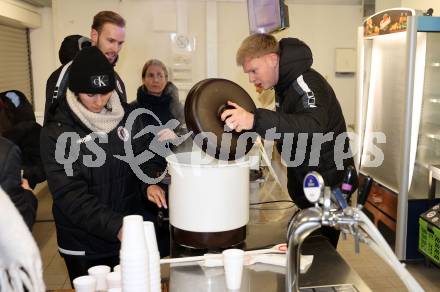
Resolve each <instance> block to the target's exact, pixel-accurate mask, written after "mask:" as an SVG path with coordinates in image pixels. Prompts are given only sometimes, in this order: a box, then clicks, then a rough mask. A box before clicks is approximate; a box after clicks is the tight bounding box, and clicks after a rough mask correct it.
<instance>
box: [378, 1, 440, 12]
mask: <svg viewBox="0 0 440 292" xmlns="http://www.w3.org/2000/svg"><path fill="white" fill-rule="evenodd" d="M395 7H405V8H413V9H416V10H421V11H426V10H428V8H432V9H434V14H433V15H434V16H439V15H440V1H439V0H376V12H379V11H382V10H385V9H388V8H395Z"/></svg>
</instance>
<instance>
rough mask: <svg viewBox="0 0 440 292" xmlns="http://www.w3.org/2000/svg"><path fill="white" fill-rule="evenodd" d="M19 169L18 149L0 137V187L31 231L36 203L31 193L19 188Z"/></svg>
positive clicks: (19, 154) (19, 156)
mask: <svg viewBox="0 0 440 292" xmlns="http://www.w3.org/2000/svg"><path fill="white" fill-rule="evenodd" d="M20 169H21V152H20V149H19V148H18V146H16V145H15V144H14V143H12V142H11V141H9V140H7V139H5V138H3V137H0V187H2V189H3V190H4V191H5V192H6V194H8V196H9V197H10V198H11V201H12V202H13V203H14V205H15V207H16V208H17V210H18V211H19V212H20V214H21V216H23V219H24V221H25V222H26V225H27V226H28V227H29V229H32V225H33V224H34V222H35V216H36V214H37V206H38V201H37V198H35V196H34V194H33V193H32V192H31V191H29V190H26V189H24V188H22V187H21V175H20Z"/></svg>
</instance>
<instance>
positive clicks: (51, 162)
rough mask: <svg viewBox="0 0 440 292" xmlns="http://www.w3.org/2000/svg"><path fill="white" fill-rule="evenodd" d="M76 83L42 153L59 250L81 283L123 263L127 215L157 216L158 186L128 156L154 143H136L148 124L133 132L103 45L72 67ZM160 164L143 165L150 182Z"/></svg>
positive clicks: (49, 126) (51, 123)
mask: <svg viewBox="0 0 440 292" xmlns="http://www.w3.org/2000/svg"><path fill="white" fill-rule="evenodd" d="M68 86H69V90H68V91H67V94H66V98H65V99H63V100H60V102H59V103H58V105H57V106H59V107H61V109H60V110H57V111H55V115H54V116H51V117H50V120H48V121H47V123H46V125H45V126H44V127H43V130H42V133H41V149H42V150H41V152H42V153H41V154H42V158H43V163H44V166H45V170H46V174H47V180H48V183H49V188H50V191H51V193H52V196H53V214H54V218H55V224H56V228H57V239H58V247H59V251H60V253H61V255H62V256H63V258H64V260H65V262H66V265H67V269H68V272H69V277H70V280H71V281H73V279H74V278H76V277H78V276H82V275H86V274H87V269H88V268H90V267H91V266H94V265H102V264H104V265H109V266H114V265H117V264H118V263H119V249H120V239H121V232H122V219H123V217H124V216H126V215H130V214H140V215H143V216H144V220H153V218H154V217H153V215H151V214H149V213H148V212H147V211H146V208H145V201H144V200H145V199H144V198H145V194H146V189H147V187H148V186H149V183H151V181H150V182H142V181H141V180H140V179H139V178H138V177H137V175H138V174H137V173H135V172H134V170H133V169H132V168H131V167H130V164H129V163H127V162H126V161H124V160H123V159H121V157H122V158H123V157H128V154H126V148H125V146H127V143H131V144H128V145H131V146H132V150H133V153H134V155H137V154H139V153H141V152H143V151H144V150H145V149H147V148H148V143H147V141H149V140H150V138H149V137H148V139H146V137H144V136H142V137H140V138H138V139H134V138H133V137H134V136H135V135H136V133H138V132H139V131H141V130H142V125H143V124H142V123H141V121H137V120H135V122H134V124H133V125H132V127H131V132H130V131H129V130H130V126H129V125H127V126H126V120H127V119H128V116H129V114H130V112H129V108H128V106H127V105H126V104H121V102H120V99H119V97H118V95H117V93H116V91H115V73H114V71H113V66H112V65H111V64H110V63H109V62H108V61H107V59H106V57H105V56H104V55H103V54H102V53H101V51H100V50H99V49H98V48H96V47H89V48H85V49H83V50H81V52H80V53H79V54H78V55H77V56H76V57H75V59H74V61H73V63H72V66H71V70H70V75H69V82H68ZM155 159H156V158H152V159H150V160H147V161H146V162H145V163H143V164H142V165H140V167H141V169H142V170H143V172H144V173H146V174H147V175H148V176H149V177H153V176H152V175H151V174H152V173H156V172H157V171H158V169H156V167H155V165H156V163H155ZM165 240H166V239H165ZM158 241H159V242H162V239H160V238H159V240H158ZM163 246H166V244H164V245H163ZM161 247H162V246H160V248H161ZM161 253H162V255H165V254H167V250H161Z"/></svg>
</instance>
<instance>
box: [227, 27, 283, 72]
mask: <svg viewBox="0 0 440 292" xmlns="http://www.w3.org/2000/svg"><path fill="white" fill-rule="evenodd" d="M271 53H273V54H277V55H278V54H279V47H278V41H277V40H276V38H275V37H274V36H273V35H270V34H265V33H256V34H252V35H250V36H248V37H247V38H245V39H244V41H243V42H242V43H241V45H240V48H239V49H238V51H237V55H236V59H235V60H236V62H237V65H239V66H242V65H243V64H244V63H245V62H246V61H247V60H249V59H254V58H259V57H261V56H264V55H267V54H271Z"/></svg>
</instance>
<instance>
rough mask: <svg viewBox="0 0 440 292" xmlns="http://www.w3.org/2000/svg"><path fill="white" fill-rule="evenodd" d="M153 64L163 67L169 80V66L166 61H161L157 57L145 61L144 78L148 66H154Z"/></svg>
mask: <svg viewBox="0 0 440 292" xmlns="http://www.w3.org/2000/svg"><path fill="white" fill-rule="evenodd" d="M153 65H156V66H159V67H161V68H162V70H163V72H165V77H166V79H167V80H168V70H167V67H166V66H165V64H164V63H162V61H159V60H157V59H151V60H148V61H147V62H146V63H145V65H144V68H142V79H144V78H145V74H146V73H147V70H148V67H150V66H153Z"/></svg>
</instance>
